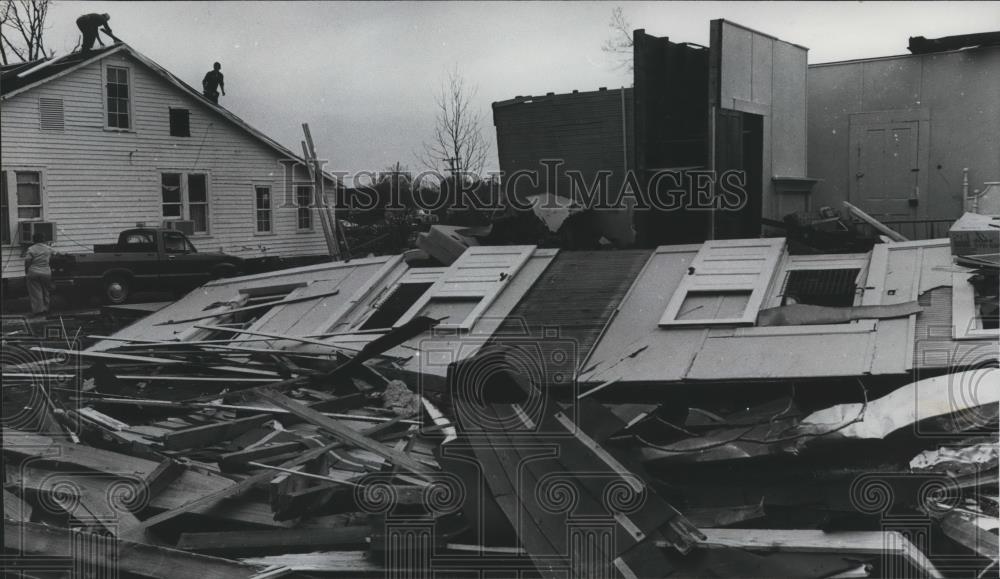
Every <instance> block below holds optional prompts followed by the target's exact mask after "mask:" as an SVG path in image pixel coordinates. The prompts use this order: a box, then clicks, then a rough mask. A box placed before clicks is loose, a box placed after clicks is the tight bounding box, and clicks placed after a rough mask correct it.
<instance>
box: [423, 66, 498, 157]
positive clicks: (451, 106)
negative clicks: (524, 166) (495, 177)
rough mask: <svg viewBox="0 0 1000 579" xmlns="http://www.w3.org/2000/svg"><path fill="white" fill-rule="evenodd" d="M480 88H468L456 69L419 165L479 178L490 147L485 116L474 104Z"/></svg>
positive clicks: (445, 88)
mask: <svg viewBox="0 0 1000 579" xmlns="http://www.w3.org/2000/svg"><path fill="white" fill-rule="evenodd" d="M477 92H478V89H477V88H476V87H474V86H473V87H469V86H467V85H466V83H465V78H464V77H463V76H462V75H461V74H460V73H459V72H458V70H457V69H453V70H452V71H451V72H449V73H448V80H447V82H446V83H445V84H444V85H443V86H442V87H441V92H440V93H439V94H438V95H437V108H438V112H437V118H436V121H435V123H436V124H435V127H434V137H433V139H432V140H431V141H430V142H425V143H424V150H423V153H422V154H418V157H419V159H420V162H421V163H423V164H424V165H425V166H426V167H427V168H428V169H434V170H439V169H445V168H446V169H447V170H448V172H450V173H451V174H457V175H478V174H479V173H481V172H482V170H483V167H484V166H485V165H486V155H487V153H488V151H489V146H488V144H487V142H486V139H485V138H484V137H483V127H482V125H483V114H482V112H481V111H479V110H477V109H476V107H475V105H474V104H473V100H474V98H475V96H476V93H477Z"/></svg>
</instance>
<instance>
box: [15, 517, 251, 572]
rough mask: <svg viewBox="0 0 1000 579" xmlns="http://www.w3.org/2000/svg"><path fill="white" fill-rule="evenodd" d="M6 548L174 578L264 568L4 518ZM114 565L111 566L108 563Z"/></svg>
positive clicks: (83, 565) (80, 566)
mask: <svg viewBox="0 0 1000 579" xmlns="http://www.w3.org/2000/svg"><path fill="white" fill-rule="evenodd" d="M3 537H4V538H3V542H4V549H5V550H6V551H8V552H15V553H19V554H20V555H21V556H33V557H51V558H53V559H55V560H58V559H62V560H64V561H65V562H66V565H67V568H66V569H65V570H66V571H71V570H74V569H76V570H78V571H84V572H85V573H86V575H84V574H80V576H102V577H103V576H105V575H104V573H99V572H98V571H99V570H100V569H106V570H109V571H110V570H113V571H114V574H115V576H117V575H118V573H121V574H122V575H128V576H140V577H149V578H153V579H160V578H163V579H170V578H173V577H212V578H213V579H247V578H248V577H252V576H254V575H255V574H257V573H258V572H259V571H260V568H258V566H255V565H253V564H248V563H239V562H236V561H230V560H228V559H222V558H219V557H210V556H208V555H200V554H197V553H188V552H186V551H181V550H179V549H171V548H167V547H159V546H154V545H145V544H142V543H133V542H130V541H122V540H115V539H114V538H110V537H102V536H100V535H95V534H91V533H80V532H74V531H70V530H69V529H60V528H56V527H49V526H46V525H42V524H39V523H26V522H18V521H6V520H5V521H4V533H3ZM109 564H111V565H109ZM88 571H89V572H88Z"/></svg>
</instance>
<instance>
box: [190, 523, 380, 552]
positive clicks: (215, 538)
mask: <svg viewBox="0 0 1000 579" xmlns="http://www.w3.org/2000/svg"><path fill="white" fill-rule="evenodd" d="M369 535H371V527H369V526H368V525H348V526H340V527H333V528H326V529H283V530H275V531H229V532H216V533H181V536H180V538H179V539H178V541H177V548H178V549H184V550H186V551H196V552H205V551H208V552H218V551H228V552H245V551H248V550H252V549H272V548H280V549H287V550H291V549H301V548H310V547H312V548H324V547H325V548H327V549H347V548H352V547H353V548H357V547H367V539H368V536H369Z"/></svg>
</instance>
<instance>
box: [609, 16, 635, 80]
mask: <svg viewBox="0 0 1000 579" xmlns="http://www.w3.org/2000/svg"><path fill="white" fill-rule="evenodd" d="M608 28H610V29H611V32H610V36H609V37H608V39H607V40H605V41H604V45H603V46H601V50H603V51H604V52H605V53H607V54H608V55H610V56H611V57H612V58H614V59H615V60H617V61H618V62H617V68H625V69H626V70H628V71H629V72H632V44H633V42H632V23H631V22H629V21H628V19H627V18H625V13H624V11H623V10H622V7H621V6H616V7H615V9H614V10H612V11H611V21H610V22H608Z"/></svg>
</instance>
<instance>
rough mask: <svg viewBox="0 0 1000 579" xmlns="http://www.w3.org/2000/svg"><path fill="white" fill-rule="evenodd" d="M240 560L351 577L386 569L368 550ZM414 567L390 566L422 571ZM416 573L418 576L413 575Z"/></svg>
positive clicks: (406, 574) (405, 574)
mask: <svg viewBox="0 0 1000 579" xmlns="http://www.w3.org/2000/svg"><path fill="white" fill-rule="evenodd" d="M241 561H243V562H244V563H248V564H251V565H260V566H267V567H271V566H281V567H287V568H289V569H291V570H292V571H298V572H314V573H319V572H328V573H341V574H346V575H347V576H351V577H369V576H376V577H384V576H385V573H386V571H387V570H386V568H385V567H384V566H383V565H382V563H381V562H380V561H374V560H372V557H371V556H370V554H369V552H368V550H367V549H366V550H364V551H321V552H317V553H297V554H291V555H270V556H266V557H247V558H244V559H241ZM424 571H426V569H423V570H420V571H418V570H416V569H393V572H394V573H401V576H403V577H409V576H410V573H411V572H412V573H418V572H421V573H422V572H424ZM416 576H419V575H416Z"/></svg>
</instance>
